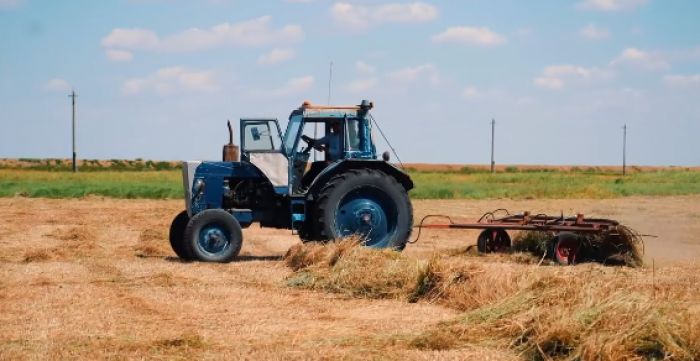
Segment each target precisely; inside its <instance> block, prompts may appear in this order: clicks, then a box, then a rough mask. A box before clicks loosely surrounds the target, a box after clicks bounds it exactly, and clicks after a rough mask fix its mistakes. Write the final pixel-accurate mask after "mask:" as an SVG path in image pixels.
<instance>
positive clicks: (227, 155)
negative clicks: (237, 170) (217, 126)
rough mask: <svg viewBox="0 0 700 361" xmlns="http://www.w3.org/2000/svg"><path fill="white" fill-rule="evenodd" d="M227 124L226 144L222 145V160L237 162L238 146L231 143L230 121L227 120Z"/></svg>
mask: <svg viewBox="0 0 700 361" xmlns="http://www.w3.org/2000/svg"><path fill="white" fill-rule="evenodd" d="M226 125H227V126H228V144H226V145H224V151H223V160H224V162H238V154H239V152H238V146H237V145H235V144H233V129H231V121H227V122H226Z"/></svg>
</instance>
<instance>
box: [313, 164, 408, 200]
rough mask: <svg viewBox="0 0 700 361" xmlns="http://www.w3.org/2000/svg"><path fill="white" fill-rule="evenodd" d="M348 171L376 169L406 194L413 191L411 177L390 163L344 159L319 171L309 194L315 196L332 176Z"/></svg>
mask: <svg viewBox="0 0 700 361" xmlns="http://www.w3.org/2000/svg"><path fill="white" fill-rule="evenodd" d="M350 169H376V170H379V171H382V172H384V173H386V174H387V175H389V176H391V177H393V178H394V179H396V181H397V182H399V184H401V185H402V186H403V187H404V189H406V192H408V191H410V190H411V189H413V180H412V179H411V177H410V176H409V175H408V174H407V173H406V172H404V171H403V170H401V169H399V168H397V167H395V166H394V165H393V164H391V163H387V162H385V161H382V160H374V159H344V160H339V161H336V162H333V163H331V164H329V165H328V166H327V167H326V168H325V169H324V170H323V171H321V173H319V174H318V176H316V179H314V180H313V182H312V183H311V186H310V187H309V194H315V193H316V191H317V190H318V188H320V187H322V186H323V185H324V184H326V183H327V182H328V181H329V180H330V179H331V177H333V176H334V175H336V174H339V173H342V172H345V171H347V170H350Z"/></svg>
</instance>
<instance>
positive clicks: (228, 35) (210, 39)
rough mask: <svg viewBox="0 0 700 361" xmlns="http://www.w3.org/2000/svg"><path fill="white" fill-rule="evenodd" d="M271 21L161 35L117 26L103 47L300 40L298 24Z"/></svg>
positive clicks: (165, 48)
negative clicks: (273, 23) (279, 24)
mask: <svg viewBox="0 0 700 361" xmlns="http://www.w3.org/2000/svg"><path fill="white" fill-rule="evenodd" d="M271 21H272V17H270V16H262V17H259V18H255V19H251V20H246V21H242V22H239V23H235V24H230V23H223V24H219V25H216V26H213V27H211V28H209V29H199V28H190V29H186V30H183V31H181V32H178V33H174V34H171V35H167V36H164V37H161V36H159V35H158V34H156V33H155V32H154V31H152V30H149V29H139V28H134V29H122V28H117V29H114V30H112V31H111V32H110V33H109V34H108V35H107V36H105V37H104V38H103V39H102V46H103V47H104V48H105V49H107V50H142V51H161V52H194V51H200V50H206V49H212V48H217V47H225V46H251V47H254V46H265V45H274V44H289V43H294V42H299V41H301V40H302V39H303V37H304V32H303V30H302V29H301V27H300V26H299V25H285V26H283V27H281V28H277V29H275V28H273V27H272V26H271Z"/></svg>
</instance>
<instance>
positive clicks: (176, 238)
mask: <svg viewBox="0 0 700 361" xmlns="http://www.w3.org/2000/svg"><path fill="white" fill-rule="evenodd" d="M189 221H190V216H189V215H188V214H187V211H182V212H180V213H179V214H178V215H177V216H175V218H174V219H173V222H172V223H171V224H170V234H169V236H170V247H172V249H173V251H175V254H176V255H177V256H178V257H180V258H181V259H183V260H185V261H189V260H191V259H192V255H191V254H189V253H188V252H187V249H186V248H185V245H184V239H185V228H186V227H187V223H188V222H189Z"/></svg>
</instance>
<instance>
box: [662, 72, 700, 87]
mask: <svg viewBox="0 0 700 361" xmlns="http://www.w3.org/2000/svg"><path fill="white" fill-rule="evenodd" d="M664 82H665V83H666V84H667V85H671V86H677V87H687V86H697V85H700V74H692V75H666V76H665V77H664Z"/></svg>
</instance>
